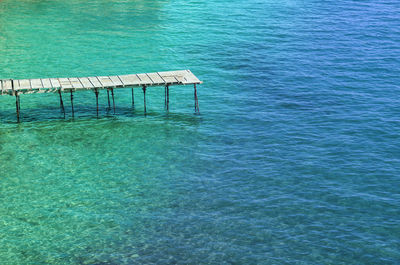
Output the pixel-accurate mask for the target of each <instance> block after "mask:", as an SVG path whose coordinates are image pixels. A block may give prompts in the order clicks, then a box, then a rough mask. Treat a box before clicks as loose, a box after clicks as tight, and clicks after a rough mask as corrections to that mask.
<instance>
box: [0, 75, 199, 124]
mask: <svg viewBox="0 0 400 265" xmlns="http://www.w3.org/2000/svg"><path fill="white" fill-rule="evenodd" d="M201 83H202V82H201V81H200V80H199V79H198V78H197V77H196V76H195V75H194V74H193V73H192V72H191V71H190V70H181V71H169V72H156V73H144V74H129V75H116V76H94V77H73V78H43V79H19V80H17V79H2V80H0V91H1V95H11V96H15V97H16V110H17V120H18V121H19V119H20V118H19V117H20V115H19V113H20V98H19V96H20V95H21V94H32V93H50V92H53V93H58V94H59V98H60V106H61V109H62V110H63V111H64V116H65V109H64V104H63V99H62V93H69V94H70V98H71V108H72V116H74V107H73V97H74V96H73V93H74V92H76V91H80V90H92V91H94V93H95V95H96V105H97V115H98V109H99V108H98V94H99V90H102V89H106V90H107V96H108V105H109V108H111V103H110V92H111V95H112V101H113V109H114V113H115V101H114V89H116V88H123V87H129V88H132V104H134V93H133V89H134V88H135V87H141V88H142V90H143V93H144V110H145V112H146V88H147V87H151V86H164V87H165V90H164V97H165V107H166V109H167V110H169V87H170V86H175V85H194V101H195V103H194V105H195V111H196V112H199V106H198V99H197V88H196V85H197V84H201Z"/></svg>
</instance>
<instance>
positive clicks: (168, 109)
mask: <svg viewBox="0 0 400 265" xmlns="http://www.w3.org/2000/svg"><path fill="white" fill-rule="evenodd" d="M166 88H167V111H169V85H167V86H166Z"/></svg>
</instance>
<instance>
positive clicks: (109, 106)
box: [107, 89, 111, 110]
mask: <svg viewBox="0 0 400 265" xmlns="http://www.w3.org/2000/svg"><path fill="white" fill-rule="evenodd" d="M107 99H108V109H109V110H110V109H111V105H110V90H109V89H107Z"/></svg>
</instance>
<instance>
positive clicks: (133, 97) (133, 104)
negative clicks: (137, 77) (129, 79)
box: [132, 87, 135, 106]
mask: <svg viewBox="0 0 400 265" xmlns="http://www.w3.org/2000/svg"><path fill="white" fill-rule="evenodd" d="M132 106H135V95H134V94H133V87H132Z"/></svg>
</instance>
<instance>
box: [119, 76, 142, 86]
mask: <svg viewBox="0 0 400 265" xmlns="http://www.w3.org/2000/svg"><path fill="white" fill-rule="evenodd" d="M119 78H121V80H122V82H124V84H125V86H139V85H140V84H141V81H140V79H139V77H137V75H120V76H119Z"/></svg>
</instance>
